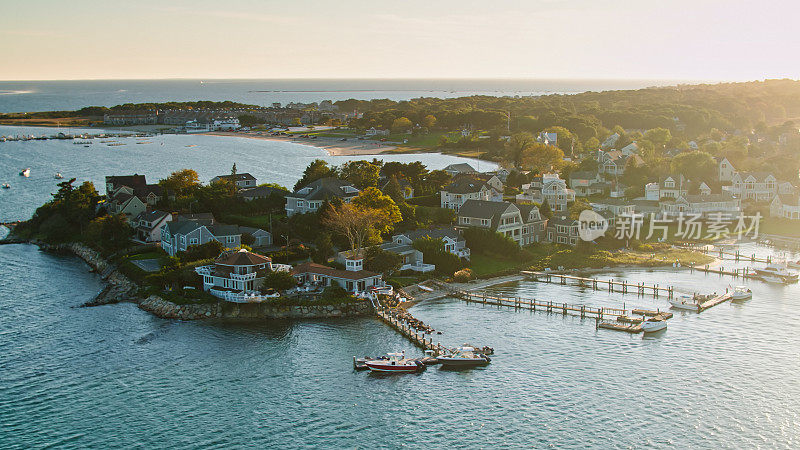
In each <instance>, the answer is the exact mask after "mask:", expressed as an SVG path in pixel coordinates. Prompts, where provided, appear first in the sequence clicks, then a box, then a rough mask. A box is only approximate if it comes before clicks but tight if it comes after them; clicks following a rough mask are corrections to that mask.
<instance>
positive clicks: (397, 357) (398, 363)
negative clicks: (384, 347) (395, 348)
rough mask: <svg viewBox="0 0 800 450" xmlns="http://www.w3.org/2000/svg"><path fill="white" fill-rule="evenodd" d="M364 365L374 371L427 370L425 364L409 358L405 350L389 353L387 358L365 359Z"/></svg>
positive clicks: (403, 371) (401, 371) (407, 371)
mask: <svg viewBox="0 0 800 450" xmlns="http://www.w3.org/2000/svg"><path fill="white" fill-rule="evenodd" d="M364 365H366V366H367V368H368V369H369V370H371V371H373V372H383V373H414V372H421V371H423V370H425V364H423V363H422V362H420V361H417V360H415V359H407V358H406V354H405V353H404V352H401V353H388V354H387V355H386V357H385V359H383V358H381V359H370V360H365V361H364Z"/></svg>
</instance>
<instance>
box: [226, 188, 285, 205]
mask: <svg viewBox="0 0 800 450" xmlns="http://www.w3.org/2000/svg"><path fill="white" fill-rule="evenodd" d="M287 193H288V192H286V191H284V190H283V189H278V188H274V187H271V186H258V187H254V188H247V189H240V190H239V192H237V194H239V197H242V198H243V199H245V200H246V201H251V200H255V199H263V198H269V197H271V196H279V197H285V196H286V194H287Z"/></svg>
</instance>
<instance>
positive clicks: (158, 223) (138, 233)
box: [131, 211, 172, 243]
mask: <svg viewBox="0 0 800 450" xmlns="http://www.w3.org/2000/svg"><path fill="white" fill-rule="evenodd" d="M171 221H172V214H170V213H168V212H165V211H144V212H141V213H139V215H137V216H136V217H135V218H134V219H133V221H132V222H131V226H132V227H133V231H134V238H135V239H136V240H137V241H140V242H145V243H150V242H161V228H162V227H163V226H164V225H165V224H166V223H167V222H171Z"/></svg>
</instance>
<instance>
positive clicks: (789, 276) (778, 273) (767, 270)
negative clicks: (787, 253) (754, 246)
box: [753, 264, 798, 283]
mask: <svg viewBox="0 0 800 450" xmlns="http://www.w3.org/2000/svg"><path fill="white" fill-rule="evenodd" d="M753 271H754V272H755V273H756V275H758V276H760V277H761V278H762V279H764V281H766V277H775V278H779V279H781V280H782V281H783V282H784V283H794V282H796V281H797V279H798V274H797V273H795V272H791V271H789V269H787V268H786V266H782V265H780V264H767V265H766V266H764V267H762V268H760V269H753Z"/></svg>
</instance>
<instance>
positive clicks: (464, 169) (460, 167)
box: [442, 163, 477, 173]
mask: <svg viewBox="0 0 800 450" xmlns="http://www.w3.org/2000/svg"><path fill="white" fill-rule="evenodd" d="M442 170H444V171H445V172H460V173H470V172H477V170H475V169H474V168H473V167H472V166H470V165H469V164H467V163H458V164H450V165H449V166H447V167H445V168H444V169H442Z"/></svg>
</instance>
